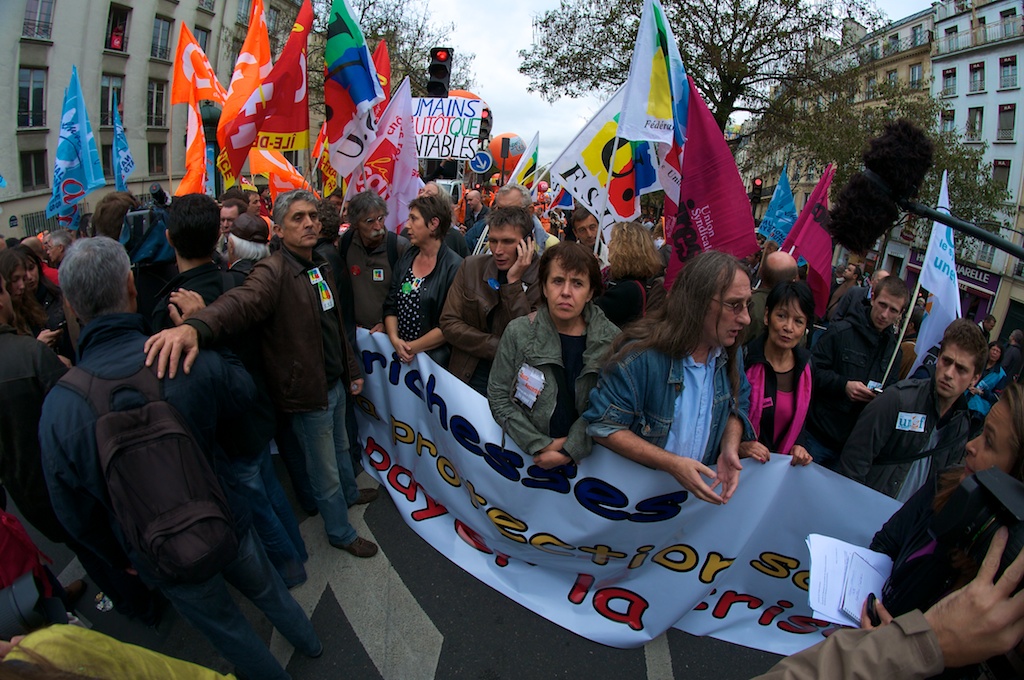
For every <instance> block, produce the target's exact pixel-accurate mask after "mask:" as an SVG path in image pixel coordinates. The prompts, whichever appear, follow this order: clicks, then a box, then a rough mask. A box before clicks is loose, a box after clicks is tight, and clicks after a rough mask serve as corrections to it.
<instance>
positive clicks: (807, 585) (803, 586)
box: [793, 569, 811, 591]
mask: <svg viewBox="0 0 1024 680" xmlns="http://www.w3.org/2000/svg"><path fill="white" fill-rule="evenodd" d="M793 585H795V586H796V587H797V588H799V589H800V590H805V591H806V590H810V589H811V572H809V571H807V570H806V569H804V570H802V571H798V572H796V573H795V574H793Z"/></svg>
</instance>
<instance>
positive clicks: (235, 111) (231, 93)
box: [217, 0, 271, 187]
mask: <svg viewBox="0 0 1024 680" xmlns="http://www.w3.org/2000/svg"><path fill="white" fill-rule="evenodd" d="M270 69H271V64H270V38H269V37H268V36H267V21H266V17H265V16H264V13H263V0H252V14H251V15H250V17H249V32H248V33H246V36H245V42H243V43H242V50H241V52H239V53H238V60H237V61H235V70H234V72H233V73H232V74H231V85H230V87H228V96H227V99H226V100H225V102H224V107H223V108H222V109H221V114H220V122H219V123H218V124H217V143H218V144H219V145H220V149H221V152H220V156H218V158H217V169H218V170H220V172H221V174H222V175H223V176H224V185H225V187H230V186H232V185H234V183H235V182H236V180H237V177H238V173H239V172H240V171H241V163H242V162H244V155H243V161H241V162H239V167H237V168H235V167H233V166H232V162H231V160H230V159H229V157H228V153H227V150H228V149H229V148H233V147H232V146H231V140H230V139H229V128H230V126H231V124H232V123H233V122H234V120H235V119H236V118H238V116H239V115H240V114H241V112H242V109H243V107H244V106H245V104H246V102H248V101H249V98H250V97H251V96H252V93H253V92H255V91H256V90H257V89H258V88H259V86H260V84H261V83H262V82H263V79H264V78H266V77H267V76H268V75H269V74H270Z"/></svg>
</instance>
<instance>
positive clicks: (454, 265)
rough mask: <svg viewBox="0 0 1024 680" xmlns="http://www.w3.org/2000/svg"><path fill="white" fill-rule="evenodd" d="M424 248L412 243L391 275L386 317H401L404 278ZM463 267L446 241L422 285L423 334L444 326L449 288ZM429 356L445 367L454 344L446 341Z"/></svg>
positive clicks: (385, 302) (385, 304) (385, 306)
mask: <svg viewBox="0 0 1024 680" xmlns="http://www.w3.org/2000/svg"><path fill="white" fill-rule="evenodd" d="M419 252H420V249H419V248H417V247H416V246H410V247H409V249H408V250H406V251H405V253H404V254H403V255H402V257H401V258H399V260H398V263H397V264H396V265H395V271H394V275H393V276H392V277H391V290H389V291H388V296H387V298H385V300H384V316H385V317H388V316H398V295H399V289H400V288H401V287H402V281H403V280H404V279H405V275H406V273H407V272H408V271H409V268H410V267H412V261H413V259H414V258H415V257H416V255H418V254H419ZM460 266H462V258H461V257H460V256H459V255H458V254H457V253H455V251H453V250H452V249H451V248H449V247H448V246H446V245H445V244H444V243H442V244H441V249H440V250H438V251H437V263H436V264H435V265H434V271H432V272H430V273H429V274H428V275H427V277H426V278H425V279H424V280H423V285H422V287H421V288H420V315H421V317H422V324H421V325H420V335H421V336H423V335H425V334H426V333H428V332H429V331H430V330H432V329H434V328H438V327H440V321H441V311H442V310H443V309H444V303H445V300H446V299H447V298H448V289H449V288H450V287H451V285H452V281H454V280H455V274H456V273H457V272H458V271H459V267H460ZM427 355H428V356H430V358H431V359H433V360H434V361H436V362H437V363H439V364H440V365H442V366H444V367H446V368H447V367H448V357H449V356H450V355H451V347H450V346H449V345H448V344H447V343H445V344H444V345H441V346H440V347H436V348H434V349H432V350H430V351H429V352H427Z"/></svg>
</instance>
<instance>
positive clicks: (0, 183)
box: [0, 175, 7, 189]
mask: <svg viewBox="0 0 1024 680" xmlns="http://www.w3.org/2000/svg"><path fill="white" fill-rule="evenodd" d="M6 188H7V180H5V179H4V176H3V175H0V189H6Z"/></svg>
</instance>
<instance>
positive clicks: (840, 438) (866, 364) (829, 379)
mask: <svg viewBox="0 0 1024 680" xmlns="http://www.w3.org/2000/svg"><path fill="white" fill-rule="evenodd" d="M894 352H895V354H896V358H895V361H893V370H892V371H890V373H889V377H888V379H887V380H886V382H885V386H889V385H892V384H893V383H895V382H896V380H897V378H898V377H899V365H900V357H901V356H902V352H900V349H899V346H898V345H897V344H896V332H895V331H894V330H893V329H892V328H891V327H889V328H885V329H884V330H881V331H878V330H875V327H874V326H873V325H872V324H871V316H870V307H868V306H866V305H862V306H858V307H854V308H853V309H851V311H850V315H849V316H847V317H846V318H845V319H843V320H842V321H837V322H835V323H833V324H832V325H830V326H829V327H828V330H827V331H825V332H824V333H823V334H822V336H821V339H819V340H818V342H817V344H815V346H814V350H813V351H812V353H811V358H812V361H813V365H814V397H815V398H814V401H813V402H812V403H811V411H810V414H809V415H808V419H807V429H808V430H809V431H810V433H811V434H813V435H814V436H815V437H816V438H817V439H818V440H819V441H820V442H821V443H823V444H825V445H826V446H828V447H829V448H831V449H832V450H833V451H836V452H839V451H842V449H843V446H844V445H845V444H846V440H847V438H848V437H849V436H850V432H851V431H852V430H853V426H854V425H855V424H856V423H857V418H858V417H859V416H860V414H861V412H862V411H863V410H864V406H865V404H863V403H860V402H853V401H850V400H849V399H848V398H847V396H846V383H847V382H848V381H850V380H856V381H860V382H862V383H864V384H865V385H867V384H869V383H870V382H871V381H876V382H880V381H881V380H882V376H883V375H884V374H885V369H886V366H888V365H889V360H890V359H891V358H892V356H893V353H894Z"/></svg>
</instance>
